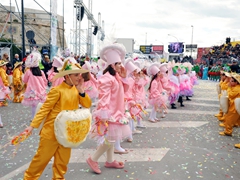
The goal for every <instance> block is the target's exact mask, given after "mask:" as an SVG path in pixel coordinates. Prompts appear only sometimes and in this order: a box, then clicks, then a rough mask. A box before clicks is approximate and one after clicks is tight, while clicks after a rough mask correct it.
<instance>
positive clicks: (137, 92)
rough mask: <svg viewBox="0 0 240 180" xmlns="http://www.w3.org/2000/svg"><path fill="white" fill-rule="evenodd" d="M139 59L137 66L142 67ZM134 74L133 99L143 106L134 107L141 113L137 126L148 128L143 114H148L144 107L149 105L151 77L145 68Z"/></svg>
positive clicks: (136, 62) (135, 62)
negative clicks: (148, 92) (147, 90)
mask: <svg viewBox="0 0 240 180" xmlns="http://www.w3.org/2000/svg"><path fill="white" fill-rule="evenodd" d="M138 61H139V60H135V61H134V64H135V65H136V66H138V67H139V69H141V68H142V67H143V66H141V64H143V62H142V63H140V62H138ZM133 76H134V77H135V83H134V86H133V91H132V92H133V100H134V101H135V102H136V103H137V104H138V105H140V106H141V109H142V110H141V111H140V110H139V109H137V108H134V109H135V111H137V113H138V114H139V115H138V116H136V120H137V126H136V127H137V128H146V126H145V125H143V124H142V120H143V116H144V115H145V114H146V113H145V112H143V111H144V109H146V108H147V107H148V101H147V96H146V89H145V87H146V85H147V84H148V83H149V81H150V80H149V77H148V76H147V75H146V74H145V73H144V71H143V70H141V71H140V72H138V73H136V72H134V73H133Z"/></svg>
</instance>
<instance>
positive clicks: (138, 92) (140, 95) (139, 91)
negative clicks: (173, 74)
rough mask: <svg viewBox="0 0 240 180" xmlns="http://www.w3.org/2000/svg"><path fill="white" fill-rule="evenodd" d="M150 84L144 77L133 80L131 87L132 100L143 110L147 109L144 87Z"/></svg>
mask: <svg viewBox="0 0 240 180" xmlns="http://www.w3.org/2000/svg"><path fill="white" fill-rule="evenodd" d="M149 82H150V79H149V78H148V77H147V76H145V77H144V78H143V77H141V78H138V79H136V80H135V84H134V87H133V100H135V101H136V102H137V103H140V104H141V105H142V106H143V107H144V108H147V107H148V105H149V104H148V100H147V95H146V94H147V93H146V89H145V86H146V85H147V84H148V83H149Z"/></svg>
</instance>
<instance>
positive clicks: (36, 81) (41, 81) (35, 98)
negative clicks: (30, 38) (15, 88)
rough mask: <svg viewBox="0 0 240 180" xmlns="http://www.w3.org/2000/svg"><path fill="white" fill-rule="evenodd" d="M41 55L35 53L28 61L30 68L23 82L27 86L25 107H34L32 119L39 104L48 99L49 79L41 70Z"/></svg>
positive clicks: (23, 102) (27, 65) (24, 99)
mask: <svg viewBox="0 0 240 180" xmlns="http://www.w3.org/2000/svg"><path fill="white" fill-rule="evenodd" d="M39 61H41V54H40V53H39V52H36V51H33V52H32V53H31V54H30V55H29V56H28V57H27V59H26V62H25V65H26V67H28V68H30V69H29V70H27V71H26V72H25V74H24V77H23V82H24V83H26V84H27V88H26V91H25V93H24V95H23V96H24V98H23V101H22V104H23V105H26V106H31V107H32V118H33V117H34V115H35V111H36V107H37V104H38V103H39V102H41V103H43V102H44V101H45V99H46V95H47V92H46V89H47V79H46V76H45V74H44V72H43V71H41V70H40V68H39Z"/></svg>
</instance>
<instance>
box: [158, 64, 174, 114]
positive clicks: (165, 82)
mask: <svg viewBox="0 0 240 180" xmlns="http://www.w3.org/2000/svg"><path fill="white" fill-rule="evenodd" d="M159 69H160V74H161V75H162V76H161V77H162V78H160V81H161V83H162V87H163V89H164V90H165V91H166V93H167V96H168V99H169V97H170V94H171V90H172V87H171V85H170V84H169V75H168V64H167V63H162V64H160V65H159ZM164 113H167V111H166V110H164ZM161 117H162V118H164V117H165V115H164V114H162V116H161Z"/></svg>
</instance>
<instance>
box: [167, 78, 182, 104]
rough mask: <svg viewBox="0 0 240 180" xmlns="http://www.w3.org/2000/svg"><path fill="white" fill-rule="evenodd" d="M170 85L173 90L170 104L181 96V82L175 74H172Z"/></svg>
mask: <svg viewBox="0 0 240 180" xmlns="http://www.w3.org/2000/svg"><path fill="white" fill-rule="evenodd" d="M168 83H169V86H170V87H171V92H170V96H169V102H170V104H172V103H174V102H175V101H176V100H177V99H178V98H179V93H180V87H179V86H180V84H179V80H178V78H177V77H176V76H175V75H171V76H170V77H169V80H168Z"/></svg>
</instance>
